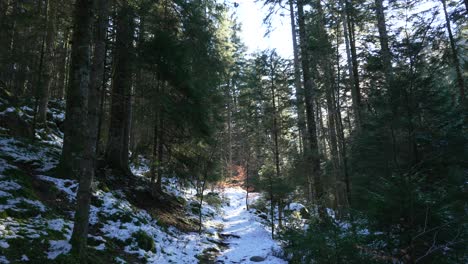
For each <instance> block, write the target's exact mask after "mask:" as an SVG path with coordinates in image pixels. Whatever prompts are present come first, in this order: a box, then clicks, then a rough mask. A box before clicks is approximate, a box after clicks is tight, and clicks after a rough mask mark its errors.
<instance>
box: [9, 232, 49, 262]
mask: <svg viewBox="0 0 468 264" xmlns="http://www.w3.org/2000/svg"><path fill="white" fill-rule="evenodd" d="M7 242H8V244H9V245H10V246H9V247H8V248H0V255H4V256H6V258H7V259H8V260H9V261H10V262H11V263H20V262H21V258H22V256H23V255H26V256H27V257H28V258H29V259H30V260H31V263H47V256H46V255H45V253H44V252H46V251H47V248H48V240H29V239H26V238H12V239H8V240H7Z"/></svg>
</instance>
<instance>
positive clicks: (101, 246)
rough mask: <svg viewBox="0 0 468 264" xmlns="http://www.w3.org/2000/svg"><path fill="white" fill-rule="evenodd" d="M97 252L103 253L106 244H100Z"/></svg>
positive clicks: (96, 247)
mask: <svg viewBox="0 0 468 264" xmlns="http://www.w3.org/2000/svg"><path fill="white" fill-rule="evenodd" d="M94 248H95V249H96V250H99V251H102V250H104V249H106V245H105V244H104V243H102V244H100V245H99V246H95V247H94Z"/></svg>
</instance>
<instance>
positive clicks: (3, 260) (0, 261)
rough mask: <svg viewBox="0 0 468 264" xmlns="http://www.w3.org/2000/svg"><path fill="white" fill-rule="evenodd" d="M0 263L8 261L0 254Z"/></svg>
mask: <svg viewBox="0 0 468 264" xmlns="http://www.w3.org/2000/svg"><path fill="white" fill-rule="evenodd" d="M0 263H2V264H8V263H10V261H8V259H7V258H6V257H5V256H0Z"/></svg>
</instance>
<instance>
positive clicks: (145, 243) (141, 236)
mask: <svg viewBox="0 0 468 264" xmlns="http://www.w3.org/2000/svg"><path fill="white" fill-rule="evenodd" d="M132 237H133V238H134V239H135V240H136V242H137V244H138V246H139V247H140V248H142V249H144V250H146V251H152V252H156V245H155V243H154V239H153V238H152V237H151V236H149V235H148V234H147V233H146V232H144V231H143V230H139V231H138V232H135V233H133V234H132Z"/></svg>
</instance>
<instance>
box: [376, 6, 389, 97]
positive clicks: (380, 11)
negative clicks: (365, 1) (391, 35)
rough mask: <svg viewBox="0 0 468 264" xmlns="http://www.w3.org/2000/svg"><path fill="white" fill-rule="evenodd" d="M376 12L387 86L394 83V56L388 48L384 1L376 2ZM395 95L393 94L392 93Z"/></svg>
mask: <svg viewBox="0 0 468 264" xmlns="http://www.w3.org/2000/svg"><path fill="white" fill-rule="evenodd" d="M375 10H376V15H377V28H378V30H379V41H380V52H381V57H382V67H383V71H384V74H385V81H386V83H387V86H388V85H390V84H391V82H392V72H393V69H392V54H391V52H390V48H389V46H388V43H389V42H388V33H387V25H386V22H385V13H384V7H383V0H375ZM391 94H393V93H391Z"/></svg>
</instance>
